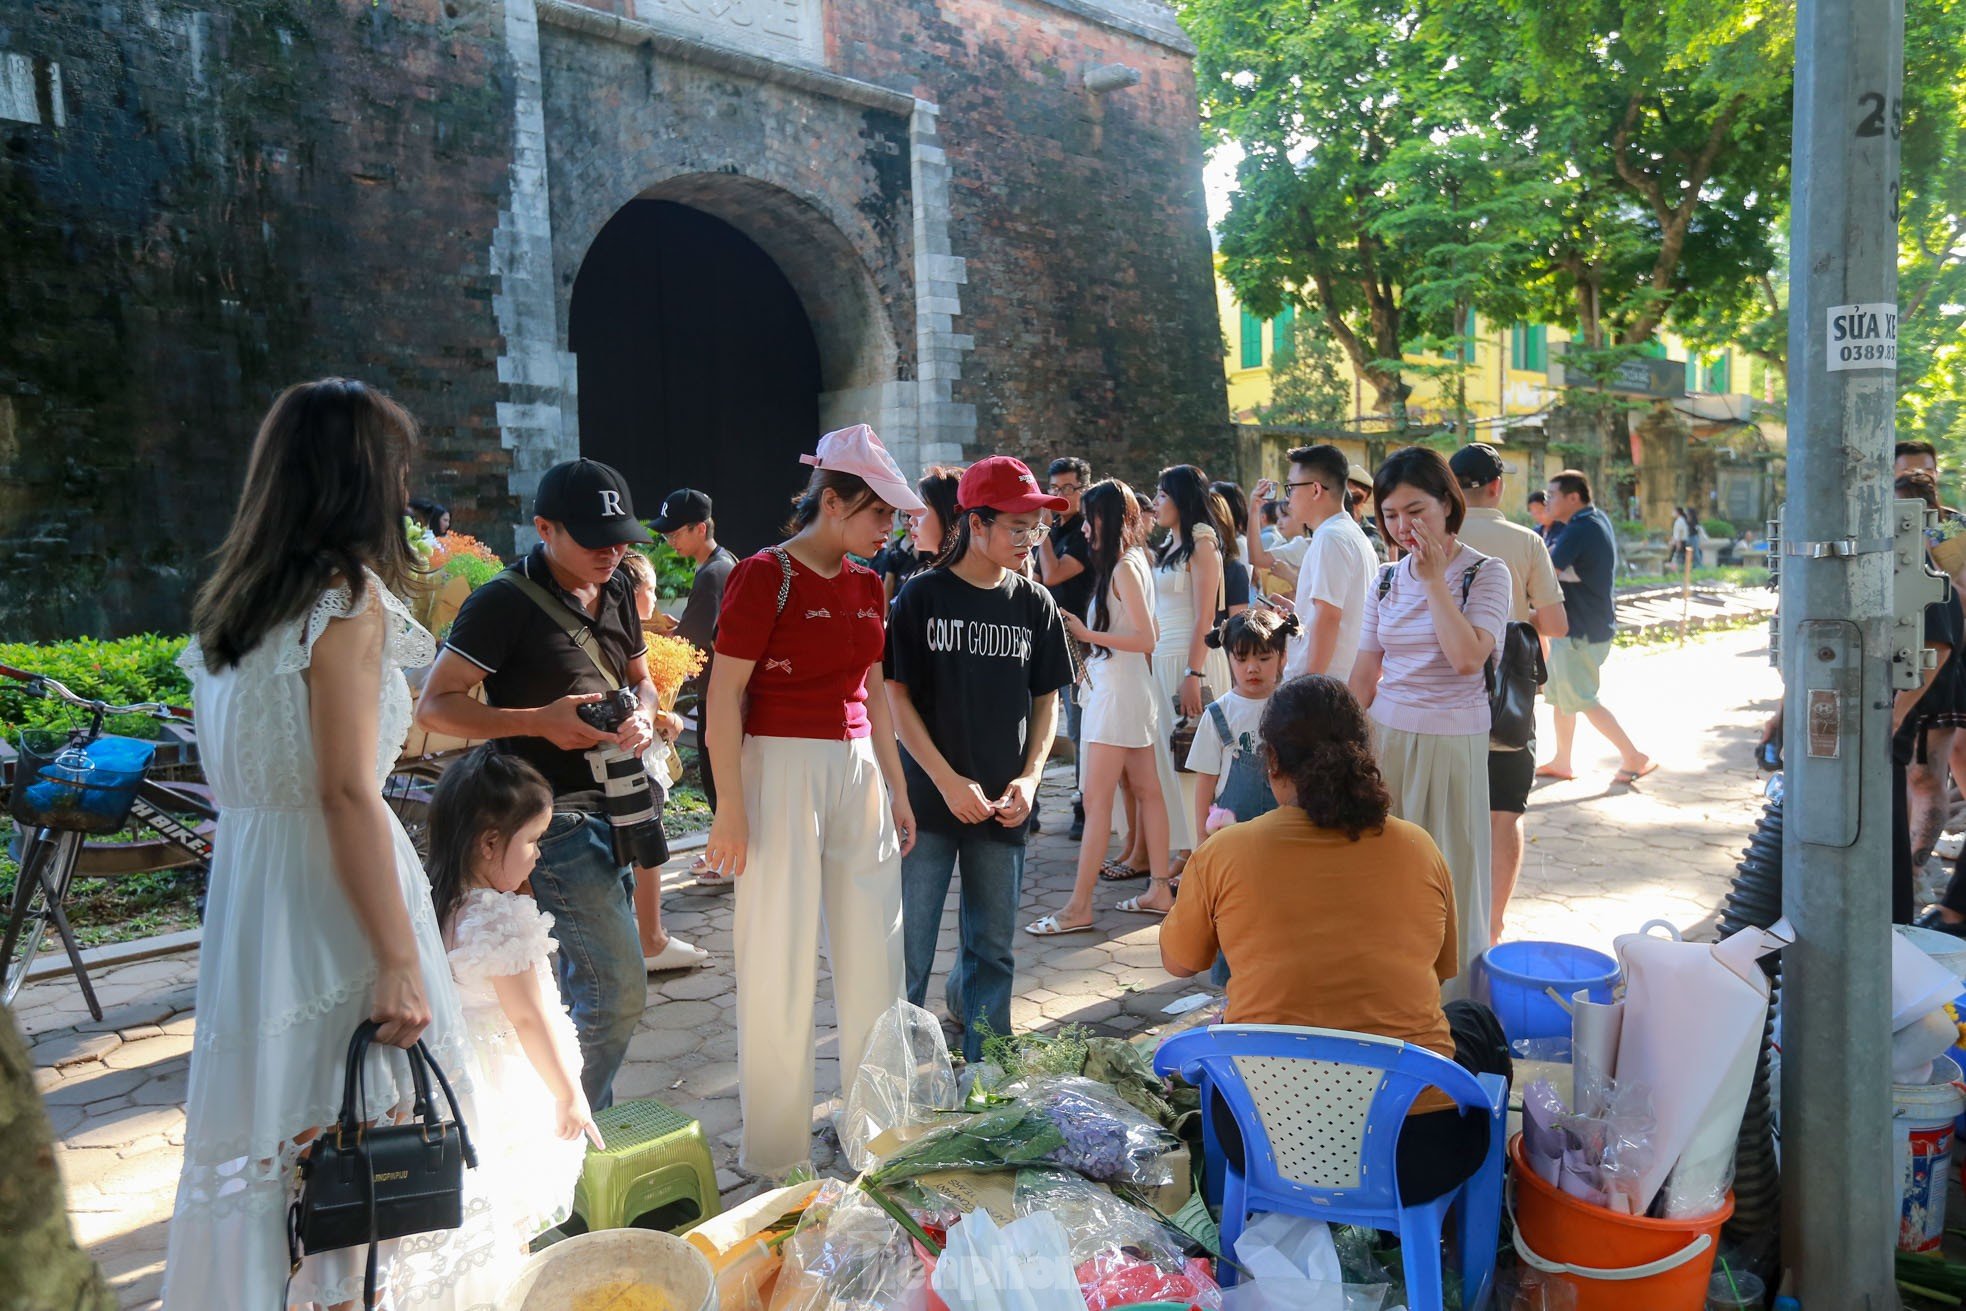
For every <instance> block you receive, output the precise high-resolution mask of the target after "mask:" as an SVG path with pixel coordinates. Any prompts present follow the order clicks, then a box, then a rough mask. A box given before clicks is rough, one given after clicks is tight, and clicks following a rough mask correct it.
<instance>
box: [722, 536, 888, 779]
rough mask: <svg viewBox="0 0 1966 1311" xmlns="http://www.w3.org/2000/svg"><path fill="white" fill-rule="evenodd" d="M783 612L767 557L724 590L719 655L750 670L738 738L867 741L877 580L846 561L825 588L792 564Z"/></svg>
mask: <svg viewBox="0 0 1966 1311" xmlns="http://www.w3.org/2000/svg"><path fill="white" fill-rule="evenodd" d="M786 558H787V559H789V560H791V562H792V588H791V592H790V594H789V595H788V596H787V597H786V600H785V608H784V609H783V610H782V611H781V610H779V608H778V591H779V588H780V586H781V584H782V583H783V580H784V577H785V571H784V569H783V568H782V567H781V566H780V565H779V563H778V559H777V557H776V556H774V555H772V554H771V552H769V551H760V552H758V553H757V554H756V555H754V556H751V557H749V558H748V559H745V560H742V561H740V562H739V563H738V566H737V568H735V569H733V570H731V574H730V579H729V581H728V582H726V583H725V584H724V605H723V609H722V611H721V612H720V613H719V615H718V619H717V654H718V655H720V656H730V657H733V658H734V659H738V660H750V661H753V662H755V663H756V665H757V668H756V669H754V670H753V671H752V673H751V682H750V684H749V686H748V687H747V688H746V689H745V692H746V696H747V697H748V705H747V707H746V710H745V714H744V731H745V732H746V733H747V734H750V735H752V736H754V737H810V738H821V739H825V740H827V741H839V740H841V739H844V738H855V737H866V736H867V733H868V728H867V670H868V668H869V667H870V666H872V665H875V664H877V663H879V661H880V658H881V649H882V647H883V645H884V642H885V634H886V615H887V602H886V597H885V595H884V593H883V592H882V590H881V580H880V576H879V575H878V574H876V573H875V572H874V571H873V570H871V569H867V568H864V567H862V566H860V565H857V564H855V563H853V561H851V560H847V561H844V562H843V563H842V567H841V569H840V572H839V573H838V574H837V575H835V576H834V577H832V578H827V577H825V576H823V575H821V574H817V573H814V572H813V571H812V570H811V569H808V568H807V567H806V566H805V565H803V564H801V563H800V562H799V560H798V558H797V557H796V556H791V555H788V556H787V557H786Z"/></svg>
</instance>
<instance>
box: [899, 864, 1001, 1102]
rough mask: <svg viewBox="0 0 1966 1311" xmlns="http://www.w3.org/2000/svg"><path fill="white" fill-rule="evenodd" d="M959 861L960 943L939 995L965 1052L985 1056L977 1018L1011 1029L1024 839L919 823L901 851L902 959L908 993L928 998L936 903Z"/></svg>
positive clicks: (945, 896) (937, 930) (938, 923)
mask: <svg viewBox="0 0 1966 1311" xmlns="http://www.w3.org/2000/svg"><path fill="white" fill-rule="evenodd" d="M958 860H960V862H961V865H962V889H961V896H962V902H961V908H960V911H959V920H958V924H959V926H960V932H961V935H962V948H961V950H960V951H959V952H958V953H957V954H956V965H955V968H954V969H952V970H950V971H949V983H948V987H947V989H946V991H945V992H944V996H945V997H946V998H947V1000H948V1002H949V1013H950V1014H952V1015H954V1016H956V1017H957V1018H958V1019H960V1020H961V1021H962V1023H963V1059H964V1060H966V1061H969V1062H971V1063H972V1064H973V1063H974V1062H976V1061H978V1060H981V1059H982V1057H983V1040H982V1037H981V1036H980V1035H979V1034H978V1033H977V1031H976V1026H977V1021H979V1020H985V1021H988V1022H989V1025H990V1028H991V1030H992V1031H993V1032H995V1033H998V1034H1001V1035H1003V1036H1005V1037H1008V1036H1009V1035H1010V990H1011V979H1012V975H1013V973H1014V972H1015V970H1016V966H1017V957H1016V946H1017V902H1018V896H1019V894H1020V892H1021V890H1022V888H1023V883H1024V847H1023V844H1021V843H1010V842H998V841H996V840H995V839H994V838H991V837H989V836H987V835H984V834H980V833H932V832H928V831H926V830H925V831H923V833H922V834H921V836H920V837H918V838H916V839H915V849H914V850H913V851H911V852H909V853H908V854H907V855H906V856H903V857H902V858H901V933H902V943H903V951H904V953H905V955H906V958H907V962H908V1000H909V1001H911V1002H913V1003H914V1004H915V1005H917V1006H923V1005H926V1004H927V999H928V976H929V975H930V974H931V973H933V972H934V969H935V944H936V941H937V940H938V939H939V937H940V936H941V931H942V907H943V905H944V904H945V903H947V901H948V900H949V876H950V875H951V874H952V873H953V872H954V871H955V869H956V865H957V862H958Z"/></svg>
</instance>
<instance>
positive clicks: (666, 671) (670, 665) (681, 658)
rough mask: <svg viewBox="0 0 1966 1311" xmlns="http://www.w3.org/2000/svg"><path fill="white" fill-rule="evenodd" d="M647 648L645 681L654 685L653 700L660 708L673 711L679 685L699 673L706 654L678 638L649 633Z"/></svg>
mask: <svg viewBox="0 0 1966 1311" xmlns="http://www.w3.org/2000/svg"><path fill="white" fill-rule="evenodd" d="M648 648H649V653H648V666H649V681H650V682H652V683H654V684H655V696H656V700H657V701H658V702H659V703H660V704H661V706H662V708H663V709H664V710H674V709H675V708H676V696H677V694H678V693H680V692H681V691H682V690H683V684H684V683H687V682H689V680H690V679H692V678H695V677H696V676H697V675H698V674H700V673H702V672H703V665H704V663H705V661H706V659H707V657H705V656H704V654H703V652H701V651H699V650H697V649H696V647H695V646H694V645H692V644H691V643H689V642H686V641H684V640H683V639H682V638H680V637H659V636H656V635H655V634H653V633H651V634H649V637H648Z"/></svg>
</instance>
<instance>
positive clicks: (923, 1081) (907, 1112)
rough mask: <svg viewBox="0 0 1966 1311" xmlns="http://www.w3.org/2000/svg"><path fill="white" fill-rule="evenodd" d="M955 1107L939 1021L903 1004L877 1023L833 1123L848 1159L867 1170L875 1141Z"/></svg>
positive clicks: (952, 1073) (953, 1077) (946, 1046)
mask: <svg viewBox="0 0 1966 1311" xmlns="http://www.w3.org/2000/svg"><path fill="white" fill-rule="evenodd" d="M957 1105H958V1101H957V1096H956V1073H955V1070H954V1068H953V1066H952V1064H951V1062H950V1060H949V1044H948V1042H947V1041H946V1040H945V1039H944V1038H943V1037H942V1025H941V1023H940V1022H939V1021H938V1020H937V1019H936V1018H935V1017H934V1016H933V1015H931V1014H929V1013H928V1012H927V1011H925V1010H923V1009H922V1008H921V1007H919V1006H911V1005H909V1004H908V1002H907V1001H906V1000H902V1001H897V1002H895V1003H894V1005H893V1006H891V1007H889V1008H888V1010H887V1013H886V1014H884V1015H882V1016H881V1018H880V1019H878V1020H876V1021H875V1022H874V1029H873V1032H872V1033H870V1034H869V1035H868V1038H867V1052H866V1055H865V1056H864V1057H863V1058H862V1060H861V1062H860V1068H859V1070H858V1071H857V1072H856V1073H855V1075H854V1078H853V1085H852V1087H851V1088H849V1089H848V1091H847V1095H846V1102H845V1104H844V1105H843V1106H842V1107H841V1108H840V1113H839V1115H838V1116H837V1117H836V1118H835V1119H834V1122H833V1124H834V1128H835V1129H836V1130H837V1131H838V1133H839V1137H840V1148H841V1150H843V1151H845V1152H846V1157H847V1160H849V1161H851V1162H852V1163H853V1168H854V1169H856V1170H866V1169H869V1168H871V1167H872V1166H873V1165H874V1164H875V1163H876V1162H877V1161H878V1160H879V1158H878V1157H876V1156H875V1155H874V1153H873V1152H872V1151H871V1150H870V1149H869V1146H868V1145H869V1144H870V1143H872V1142H873V1141H874V1140H875V1139H876V1138H879V1137H880V1136H881V1135H882V1134H884V1133H887V1132H889V1131H890V1130H894V1129H904V1128H909V1127H912V1126H916V1125H922V1124H928V1123H930V1122H932V1121H933V1120H934V1119H935V1118H936V1115H937V1113H938V1112H942V1111H949V1110H953V1109H954V1108H955V1107H956V1106H957Z"/></svg>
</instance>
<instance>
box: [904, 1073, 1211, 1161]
mask: <svg viewBox="0 0 1966 1311" xmlns="http://www.w3.org/2000/svg"><path fill="white" fill-rule="evenodd" d="M1004 1095H1005V1096H1006V1097H1007V1098H1008V1100H1007V1101H1005V1102H1004V1104H1003V1105H1000V1106H997V1107H995V1108H994V1109H992V1110H988V1111H985V1112H983V1113H982V1114H980V1115H973V1116H966V1117H963V1118H961V1119H957V1120H952V1121H951V1122H950V1123H948V1124H945V1125H942V1126H940V1127H938V1128H934V1129H931V1130H929V1131H928V1132H927V1133H925V1134H923V1135H922V1136H921V1137H919V1138H917V1139H915V1140H914V1141H913V1142H911V1143H909V1144H908V1145H907V1146H905V1147H903V1148H901V1149H900V1150H899V1151H897V1152H895V1153H894V1154H893V1155H891V1156H889V1157H888V1158H887V1159H886V1160H884V1161H883V1162H882V1163H881V1164H880V1166H879V1167H878V1168H876V1169H874V1170H873V1171H871V1172H870V1173H869V1174H868V1175H867V1182H868V1184H869V1185H871V1186H873V1187H882V1186H885V1185H890V1184H895V1183H899V1182H902V1181H903V1180H908V1179H918V1178H920V1177H921V1176H922V1175H925V1174H934V1173H936V1172H937V1171H941V1170H1021V1169H1023V1168H1024V1167H1026V1166H1037V1165H1058V1166H1063V1167H1065V1168H1066V1169H1069V1170H1076V1171H1078V1172H1079V1173H1080V1174H1082V1175H1085V1176H1086V1177H1087V1178H1090V1179H1097V1180H1099V1181H1100V1182H1101V1183H1130V1184H1134V1185H1137V1186H1139V1187H1142V1188H1159V1187H1162V1186H1164V1185H1166V1184H1169V1183H1172V1182H1173V1180H1174V1171H1173V1167H1172V1166H1171V1165H1170V1164H1169V1163H1168V1162H1167V1161H1166V1160H1165V1159H1164V1158H1165V1157H1166V1155H1167V1153H1169V1152H1170V1151H1173V1150H1174V1149H1175V1148H1177V1147H1179V1146H1180V1145H1181V1144H1180V1140H1179V1139H1177V1138H1176V1137H1174V1135H1172V1134H1170V1133H1168V1132H1167V1131H1166V1130H1164V1129H1162V1128H1161V1127H1160V1126H1159V1125H1157V1124H1155V1123H1154V1122H1153V1121H1151V1120H1149V1119H1147V1118H1146V1117H1145V1116H1144V1115H1142V1114H1141V1113H1140V1112H1139V1111H1136V1110H1134V1109H1133V1108H1132V1107H1131V1106H1129V1105H1127V1104H1126V1103H1125V1102H1124V1101H1122V1100H1121V1099H1120V1098H1119V1097H1118V1096H1117V1095H1116V1094H1115V1093H1114V1092H1113V1091H1112V1089H1110V1088H1107V1087H1106V1086H1105V1085H1103V1084H1098V1083H1094V1082H1093V1081H1092V1080H1090V1079H1064V1078H1044V1079H1025V1080H1020V1081H1019V1082H1017V1083H1013V1084H1011V1085H1009V1086H1008V1087H1006V1088H1005V1089H1004Z"/></svg>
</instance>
